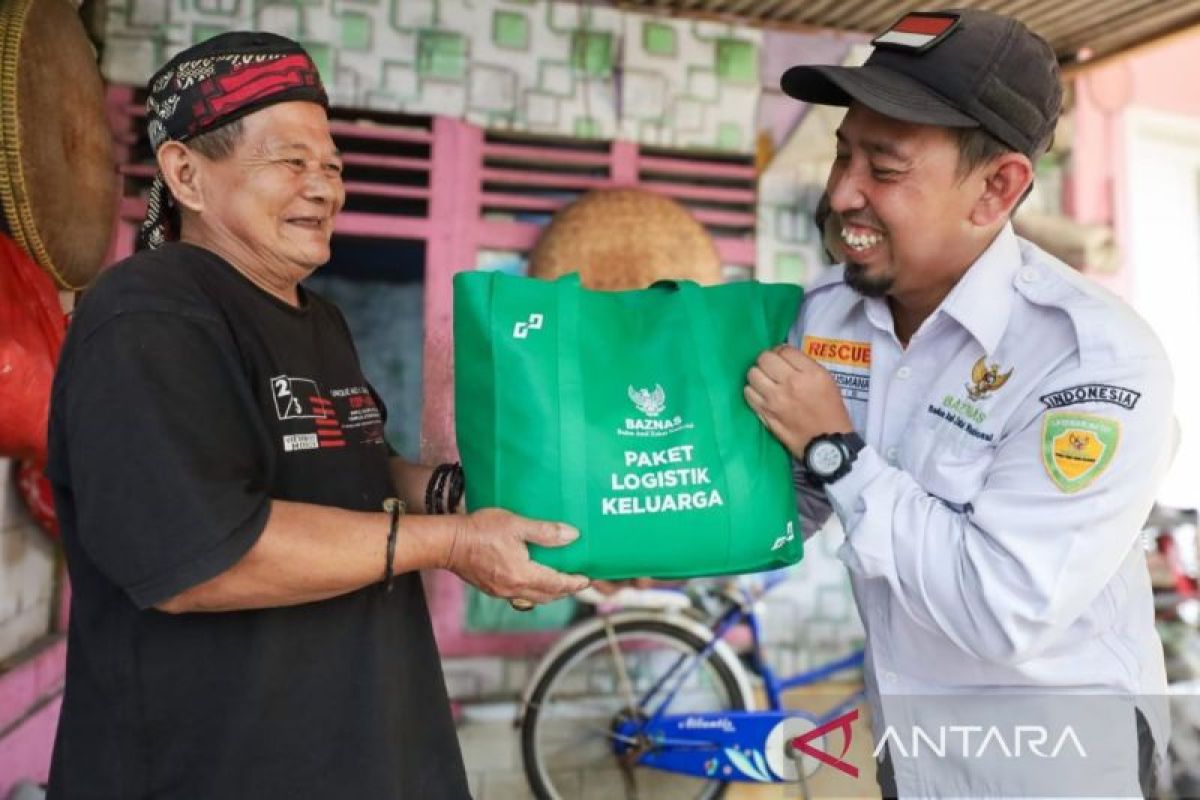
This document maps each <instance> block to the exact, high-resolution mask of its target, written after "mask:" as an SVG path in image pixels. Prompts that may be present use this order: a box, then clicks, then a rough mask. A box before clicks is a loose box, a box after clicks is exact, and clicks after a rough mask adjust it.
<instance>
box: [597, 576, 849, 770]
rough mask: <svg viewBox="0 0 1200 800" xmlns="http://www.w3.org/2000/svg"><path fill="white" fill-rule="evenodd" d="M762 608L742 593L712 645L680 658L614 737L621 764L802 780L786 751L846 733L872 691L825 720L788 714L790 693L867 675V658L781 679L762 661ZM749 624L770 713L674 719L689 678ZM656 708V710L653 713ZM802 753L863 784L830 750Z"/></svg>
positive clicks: (715, 629) (713, 636)
mask: <svg viewBox="0 0 1200 800" xmlns="http://www.w3.org/2000/svg"><path fill="white" fill-rule="evenodd" d="M775 583H778V580H776V581H772V580H771V579H770V578H768V579H767V582H766V583H765V584H764V586H763V589H762V592H765V591H767V590H768V589H770V588H771V586H773V585H775ZM756 602H757V598H756V597H754V596H752V595H751V593H749V592H743V596H742V597H741V598H740V599H734V598H731V603H730V606H729V608H727V609H726V610H724V611H723V612H722V613H721V614H720V616H719V617H718V618H717V620H716V622H715V623H713V624H712V625H711V630H712V634H711V638H710V639H709V641H708V643H707V644H706V645H705V647H704V649H703V650H702V651H701V652H699V653H698V654H696V655H692V656H687V655H683V656H680V657H679V658H678V659H676V661H675V663H674V664H673V665H672V666H671V668H670V669H669V670H667V671H666V673H665V674H663V675H662V676H661V677H660V678H659V679H658V680H657V681H656V682H655V683H654V685H653V686H651V687H650V689H649V690H647V691H646V692H645V693H644V694H643V695H642V696H641V697H640V698H637V700H636V708H635V709H631V711H633V712H635V713H633V714H632V716H630V718H628V719H626V720H623V721H621V722H620V723H619V724H618V725H617V726H616V728H615V730H614V734H615V736H614V741H613V751H614V754H615V755H616V756H617V757H618V758H624V759H626V760H630V759H631V756H633V755H634V754H636V758H635V759H633V760H634V763H636V764H637V765H640V766H646V767H652V768H655V769H661V770H667V771H670V772H678V773H684V774H689V775H693V776H696V777H709V778H718V779H720V780H726V781H747V782H759V783H776V782H783V781H788V780H795V779H796V776H795V775H794V774H793V772H794V765H793V770H788V769H787V768H786V766H785V765H786V764H787V763H788V759H790V758H791V756H790V755H788V754H787V747H786V745H787V744H789V743H791V742H794V741H795V740H796V739H797V738H799V739H801V740H803V741H804V742H807V741H808V740H809V739H812V740H817V739H820V740H822V741H823V738H824V734H825V733H826V732H827V731H828V730H831V729H833V728H836V727H841V725H839V724H838V723H839V720H840V719H841V718H844V717H846V715H847V714H848V713H849V712H850V711H851V709H853V708H855V707H856V706H858V705H859V704H860V703H861V702H862V700H863V698H864V696H865V692H864V691H863V690H859V691H857V692H854V693H852V694H851V695H849V696H847V697H846V698H845V699H844V700H843V701H841V702H840V703H838V704H837V705H835V706H834V707H833V708H831V709H830V710H829V711H826V712H825V713H824V714H821V715H813V714H809V713H807V712H803V711H788V710H785V709H784V707H783V702H782V695H783V693H784V692H785V691H787V690H788V689H792V688H796V687H800V686H808V685H811V684H814V683H818V682H820V681H822V680H825V679H826V678H828V677H830V676H832V675H835V674H837V673H840V672H843V671H847V670H850V669H856V668H860V667H861V666H862V664H863V657H864V653H863V651H862V650H861V649H860V650H857V651H855V652H853V653H851V654H850V655H848V656H845V657H844V658H840V659H837V660H835V661H832V662H829V663H826V664H821V665H818V666H817V667H814V668H812V669H809V670H805V671H802V672H798V673H796V674H793V675H789V676H786V677H782V678H780V677H778V676H776V674H775V672H774V671H773V670H772V669H771V668H770V666H769V665H768V664H767V663H766V659H765V658H764V657H763V643H762V638H761V626H760V623H759V619H758V616H757V613H756V612H755V609H754V606H755V603H756ZM743 622H745V623H746V624H747V625H748V627H749V629H750V633H751V640H752V657H753V658H754V660H755V668H756V670H757V671H758V673H759V674H760V675H761V676H762V679H763V685H764V689H765V692H766V698H767V703H768V708H767V709H766V710H760V711H719V712H700V713H685V714H670V713H668V711H669V710H670V707H671V704H672V702H673V701H674V700H675V698H676V695H677V694H678V692H679V691H680V688H681V687H682V686H683V685H684V683H685V682H686V681H687V679H688V678H689V677H690V676H691V675H692V674H693V673H694V672H695V670H696V669H697V668H698V667H699V665H700V664H701V663H702V662H703V661H704V660H706V659H707V658H708V657H709V656H710V655H711V653H712V651H713V649H714V648H715V647H717V644H718V643H719V642H723V641H724V639H725V637H726V635H727V634H728V633H729V632H730V631H731V630H732V629H733V628H734V627H735V626H737V625H739V624H741V623H743ZM672 682H673V683H672ZM664 689H666V691H665V693H664V694H663V695H662V697H661V700H656V699H655V698H656V697H657V696H658V695H659V693H660V692H661V691H663V690H664ZM652 704H654V708H653V710H652V711H648V709H649V708H650V707H651V705H652ZM845 725H846V726H847V728H848V725H849V722H845ZM848 747H849V740H848V737H847V740H846V742H845V747H844V748H843V749H842V751H841V754H840V756H844V755H845V752H846V748H848ZM800 749H801V750H803V751H804V752H806V753H808V754H809V755H812V756H814V757H815V758H816V760H818V761H823V762H824V763H827V764H833V765H834V766H838V768H839V769H843V771H846V772H849V773H850V774H852V775H853V776H854V777H857V769H856V768H853V767H850V766H849V765H845V762H841V761H840V756H831V755H829V754H827V753H825V752H824V748H820V747H815V746H809V747H807V748H806V747H805V746H804V744H803V743H802V744H801V746H800ZM839 765H843V766H839Z"/></svg>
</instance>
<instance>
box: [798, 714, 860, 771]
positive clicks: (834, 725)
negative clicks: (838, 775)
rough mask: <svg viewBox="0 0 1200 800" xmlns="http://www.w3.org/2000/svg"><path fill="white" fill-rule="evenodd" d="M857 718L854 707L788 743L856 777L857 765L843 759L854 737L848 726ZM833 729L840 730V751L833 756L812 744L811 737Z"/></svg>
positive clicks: (823, 762)
mask: <svg viewBox="0 0 1200 800" xmlns="http://www.w3.org/2000/svg"><path fill="white" fill-rule="evenodd" d="M857 719H858V709H857V708H856V709H854V710H853V711H847V712H846V713H845V714H842V715H841V716H840V717H834V718H833V719H831V720H829V721H828V722H826V723H825V724H824V725H818V726H817V727H815V728H813V729H812V730H811V731H808V732H807V733H802V734H801V735H799V736H797V737H795V738H794V739H792V740H791V742H790V744H791V746H792V747H793V748H794V749H795V750H798V751H799V752H801V753H803V754H804V755H806V756H812V757H813V758H815V759H816V760H817V761H820V762H821V763H822V764H828V765H829V766H831V767H833V768H834V769H836V770H838V771H839V772H844V773H846V774H847V775H849V776H850V777H851V778H857V777H858V767H856V766H854V765H853V764H851V763H850V762H849V761H845V760H844V759H845V757H846V753H848V752H850V742H851V741H852V740H853V738H854V731H853V729H852V728H851V727H850V726H851V725H853V724H854V721H855V720H857ZM835 730H840V731H841V732H842V751H841V752H840V753H839V754H838V755H836V756H835V755H833V754H832V753H827V752H825V751H824V750H821V749H819V748H817V747H816V746H814V744H813V739H820V738H821V737H822V736H824V735H825V734H827V733H829V732H830V731H835Z"/></svg>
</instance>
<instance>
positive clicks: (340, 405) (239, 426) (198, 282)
mask: <svg viewBox="0 0 1200 800" xmlns="http://www.w3.org/2000/svg"><path fill="white" fill-rule="evenodd" d="M147 107H148V112H149V128H150V136H151V141H152V143H153V145H154V148H155V150H156V153H157V158H158V164H159V167H160V175H159V177H158V178H157V179H156V181H155V184H154V188H153V190H152V193H151V198H150V204H149V214H148V218H147V221H146V224H145V225H144V226H143V241H144V243H145V244H146V245H148V246H149V249H144V250H142V251H141V252H139V253H138V254H136V255H134V256H133V257H132V258H130V259H128V260H126V261H124V262H122V263H121V264H118V265H116V266H115V267H113V268H112V269H111V270H110V271H109V272H108V273H107V274H105V275H104V276H103V277H102V278H101V279H100V281H99V282H98V283H97V285H96V286H95V288H94V289H93V290H92V291H90V292H89V293H88V295H87V297H85V298H84V300H83V302H82V304H81V305H80V307H79V310H78V313H77V314H76V316H75V319H74V321H73V323H72V325H71V331H70V335H69V337H68V341H67V343H66V346H65V348H64V350H63V354H62V362H61V366H60V368H59V372H58V374H57V376H56V381H55V385H54V392H53V403H52V421H51V434H50V466H49V475H50V477H51V480H52V482H53V485H54V491H55V499H56V503H57V508H58V513H59V517H60V520H61V523H62V530H63V541H64V545H65V547H66V554H67V563H68V567H69V569H70V575H71V580H72V586H73V588H74V594H73V598H72V607H71V622H70V632H69V648H68V657H67V683H66V692H65V697H64V701H63V707H62V716H61V720H60V723H59V730H58V737H57V740H56V744H55V750H54V758H53V765H52V774H51V781H50V796H51V797H70V798H75V797H106V798H115V797H121V798H133V797H151V796H153V797H178V798H201V797H207V798H222V799H224V798H235V797H247V798H266V797H281V798H282V797H286V798H298V797H313V798H334V797H345V798H351V797H353V798H385V797H395V798H399V797H403V798H422V800H425V799H426V798H464V797H467V788H466V781H465V779H464V771H463V765H462V759H461V755H460V753H459V750H458V745H457V741H456V738H455V734H454V729H453V725H452V721H451V718H450V713H449V705H448V702H447V698H446V690H445V686H444V683H443V679H442V673H441V669H440V666H439V661H438V653H437V648H436V645H435V642H434V639H433V634H432V630H431V626H430V621H429V615H428V612H427V610H426V606H425V599H424V596H423V593H422V588H421V580H420V576H419V572H418V571H419V570H421V569H432V568H443V569H449V570H452V571H453V572H455V573H456V574H458V575H459V576H461V577H462V578H463V579H465V580H467V581H469V582H471V583H473V584H474V585H476V586H478V587H480V588H482V589H484V590H486V591H488V592H490V593H492V594H495V595H498V596H501V597H509V598H520V599H521V600H526V601H534V602H541V601H547V600H550V599H553V598H555V597H558V596H561V595H564V594H567V593H570V592H574V591H577V590H579V589H581V588H583V587H584V586H586V584H587V581H586V580H585V579H583V578H579V577H575V576H567V575H562V574H559V573H556V572H554V571H552V570H549V569H546V568H544V567H542V566H540V565H536V564H533V563H532V562H531V561H530V560H529V557H528V554H527V551H526V542H527V541H534V542H538V543H540V544H546V545H556V544H562V543H565V542H567V541H569V540H571V539H572V538H574V536H575V535H576V533H575V532H574V531H573V530H570V529H568V528H566V527H563V526H560V525H556V524H552V523H542V522H534V521H530V520H526V519H522V518H520V517H517V516H514V515H512V514H509V513H507V512H504V511H500V510H496V509H491V510H483V511H479V512H476V513H474V514H472V515H470V516H462V515H444V516H434V515H430V514H427V513H425V512H433V511H439V510H445V509H453V508H454V507H455V506H457V505H458V502H459V500H460V499H461V496H462V491H463V489H462V481H461V472H459V471H457V470H456V469H455V468H453V467H451V466H443V467H441V468H438V469H437V470H430V469H429V468H428V467H423V466H419V465H416V464H410V463H406V462H404V461H402V460H400V459H399V458H396V457H395V456H394V454H393V453H392V451H391V450H390V448H389V446H388V445H387V443H386V442H385V440H384V435H383V422H384V415H385V412H384V409H383V405H382V403H381V402H380V400H379V398H378V397H377V396H376V395H375V393H374V391H373V390H372V389H371V387H370V386H369V385H368V383H367V381H366V380H365V379H364V378H363V376H362V373H361V371H360V368H359V363H358V358H357V356H356V354H355V350H354V346H353V343H352V342H351V340H350V336H349V333H348V331H347V328H346V324H345V321H344V320H343V319H342V317H341V315H340V314H339V312H338V311H337V309H336V308H334V307H333V306H332V305H330V304H329V303H328V302H326V301H324V300H322V299H321V298H320V297H319V296H317V295H316V294H313V293H311V292H309V291H306V290H305V289H304V288H303V287H301V286H300V285H299V284H300V281H302V280H303V279H304V278H305V277H307V276H308V275H309V274H310V273H312V271H313V270H315V269H316V268H318V267H319V266H321V265H322V264H323V263H325V262H326V261H327V260H328V259H329V242H330V236H331V234H332V231H333V223H334V218H335V216H336V215H337V213H338V211H339V209H341V207H342V204H343V201H344V199H345V193H344V189H343V186H342V177H341V174H342V163H341V159H340V158H339V155H338V151H337V149H336V147H335V146H334V143H333V140H332V139H331V138H330V134H329V125H328V123H327V119H326V96H325V93H324V91H323V89H322V87H321V83H320V79H319V77H318V75H317V71H316V69H315V67H314V66H313V63H312V62H311V60H310V59H309V57H308V55H307V54H306V53H305V52H304V50H303V49H301V48H300V47H299V46H298V45H297V44H295V43H294V42H292V41H290V40H287V39H284V38H282V37H278V36H273V35H268V34H249V33H229V34H223V35H221V36H218V37H216V38H214V39H211V40H209V41H207V42H204V43H202V44H199V45H197V46H195V47H192V48H190V49H188V50H186V51H184V52H182V53H180V54H179V55H177V56H176V57H175V58H174V59H172V60H171V62H170V63H168V64H167V65H166V66H165V67H163V69H162V70H160V71H159V72H158V73H157V74H156V75H155V76H154V77H153V78H152V80H151V83H150V97H149V100H148V102H147ZM176 238H177V239H178V241H174V240H175V239H176ZM405 509H407V511H408V512H409V513H404V511H405Z"/></svg>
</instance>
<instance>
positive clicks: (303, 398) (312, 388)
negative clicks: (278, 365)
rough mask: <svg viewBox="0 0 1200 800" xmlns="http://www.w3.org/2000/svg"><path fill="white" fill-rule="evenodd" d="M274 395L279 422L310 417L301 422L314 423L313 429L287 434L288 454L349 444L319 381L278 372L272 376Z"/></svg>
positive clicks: (285, 450) (284, 447)
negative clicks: (322, 393) (318, 384)
mask: <svg viewBox="0 0 1200 800" xmlns="http://www.w3.org/2000/svg"><path fill="white" fill-rule="evenodd" d="M271 396H272V397H273V398H274V399H275V412H276V414H278V416H279V419H280V421H288V420H300V421H307V420H311V422H303V423H302V424H303V425H304V427H308V425H311V426H312V428H311V429H310V430H308V431H303V432H298V433H286V434H284V436H283V451H284V452H285V453H291V452H295V451H297V450H316V449H318V448H322V447H345V446H346V439H345V436H344V435H343V433H342V426H341V424H340V423H339V422H338V415H337V412H336V411H335V410H334V406H333V402H332V401H330V400H329V398H327V397H323V396H322V395H321V389H320V387H318V386H317V382H316V381H314V380H312V379H310V378H293V377H291V376H288V375H277V376H276V377H274V378H271Z"/></svg>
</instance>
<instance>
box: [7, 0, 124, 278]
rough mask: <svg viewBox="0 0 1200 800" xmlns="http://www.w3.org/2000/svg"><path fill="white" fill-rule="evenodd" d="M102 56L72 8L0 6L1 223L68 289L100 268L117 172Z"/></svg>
mask: <svg viewBox="0 0 1200 800" xmlns="http://www.w3.org/2000/svg"><path fill="white" fill-rule="evenodd" d="M112 150H113V148H112V135H111V133H110V132H109V127H108V119H107V116H106V114H105V107H104V82H103V80H102V79H101V77H100V70H99V68H98V67H97V65H96V51H95V48H94V47H93V46H92V43H91V41H90V40H89V39H88V37H87V33H86V32H85V30H84V27H83V22H82V21H81V20H80V18H79V14H78V13H77V12H76V10H75V6H74V5H72V4H71V3H70V2H69V1H68V0H0V212H2V213H0V222H2V227H3V229H4V231H5V232H6V233H8V234H9V235H11V236H12V238H13V239H14V240H16V242H17V244H19V245H20V246H21V248H22V249H24V250H25V251H26V252H27V253H29V254H30V255H31V256H33V259H34V260H35V261H36V262H37V263H38V265H39V266H40V267H41V268H42V269H44V270H46V272H48V273H49V274H50V276H51V277H53V278H54V281H55V283H57V284H58V286H59V287H60V288H63V289H79V288H82V287H83V286H85V285H87V284H88V283H89V282H90V281H91V279H92V278H93V277H95V275H96V273H97V272H98V271H99V270H100V267H101V266H102V264H103V260H104V255H105V253H106V252H107V250H108V243H109V239H110V237H111V235H112V230H113V221H114V218H115V215H116V206H117V170H116V165H115V164H114V162H113V152H112Z"/></svg>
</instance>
